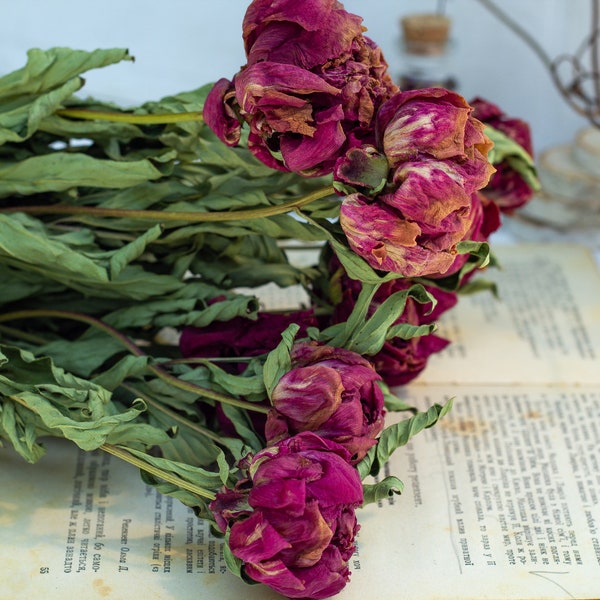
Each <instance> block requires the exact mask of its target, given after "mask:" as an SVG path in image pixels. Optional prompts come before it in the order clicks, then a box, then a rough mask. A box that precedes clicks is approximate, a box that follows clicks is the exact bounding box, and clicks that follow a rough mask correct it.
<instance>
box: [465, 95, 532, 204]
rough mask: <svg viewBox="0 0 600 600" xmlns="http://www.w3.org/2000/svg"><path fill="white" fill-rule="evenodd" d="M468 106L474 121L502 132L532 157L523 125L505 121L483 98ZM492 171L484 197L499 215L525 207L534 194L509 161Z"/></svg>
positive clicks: (526, 132)
mask: <svg viewBox="0 0 600 600" xmlns="http://www.w3.org/2000/svg"><path fill="white" fill-rule="evenodd" d="M471 105H472V106H473V108H474V109H475V110H474V112H473V114H474V116H475V117H476V118H477V119H479V120H480V121H482V122H483V123H485V124H487V125H490V126H491V127H494V128H495V129H497V130H498V131H500V132H502V133H503V134H505V135H506V136H508V137H509V138H510V139H511V140H514V141H515V142H516V143H517V144H519V145H520V146H522V147H523V149H524V150H525V151H526V152H528V153H529V154H530V155H531V156H533V143H532V140H531V132H530V129H529V125H528V124H527V123H526V122H525V121H523V120H521V119H517V118H511V117H508V116H507V115H505V114H504V113H503V112H502V110H501V109H500V108H499V107H498V106H496V105H495V104H492V103H491V102H488V101H487V100H483V99H482V98H475V99H473V100H471ZM495 167H496V172H495V173H494V174H493V175H492V178H491V179H490V182H489V184H488V185H487V186H486V188H485V190H483V193H484V194H485V195H486V196H487V197H488V198H490V199H491V200H493V201H494V202H495V203H496V204H497V205H498V207H499V208H500V210H501V211H502V212H507V213H510V212H512V211H513V210H515V209H516V208H519V207H520V206H523V205H524V204H526V203H527V202H528V201H529V200H530V199H531V198H532V196H533V193H534V191H533V190H532V188H531V187H530V185H529V184H528V183H527V182H526V181H525V180H524V179H523V177H522V175H521V174H520V173H519V172H518V171H517V170H516V169H514V167H513V166H512V165H511V164H510V163H509V162H508V161H506V160H503V161H502V162H500V163H499V164H497V165H495Z"/></svg>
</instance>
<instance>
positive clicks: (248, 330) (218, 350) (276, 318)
mask: <svg viewBox="0 0 600 600" xmlns="http://www.w3.org/2000/svg"><path fill="white" fill-rule="evenodd" d="M291 323H296V324H298V325H299V326H300V330H299V334H298V335H300V336H304V335H305V333H306V329H307V327H310V326H313V325H315V324H316V321H315V317H314V314H313V311H312V310H299V311H292V312H288V313H268V312H260V313H258V315H257V318H256V319H246V318H244V317H234V318H233V319H230V320H229V321H213V322H212V323H211V324H210V325H207V326H206V327H185V328H184V329H183V331H182V333H181V337H180V339H179V349H180V351H181V355H182V356H183V357H185V358H192V357H193V358H235V357H252V356H259V355H261V354H266V353H267V352H270V351H271V350H273V349H274V348H275V347H276V346H277V344H278V343H279V342H280V341H281V333H282V332H283V331H284V330H285V329H286V328H287V327H288V325H290V324H291Z"/></svg>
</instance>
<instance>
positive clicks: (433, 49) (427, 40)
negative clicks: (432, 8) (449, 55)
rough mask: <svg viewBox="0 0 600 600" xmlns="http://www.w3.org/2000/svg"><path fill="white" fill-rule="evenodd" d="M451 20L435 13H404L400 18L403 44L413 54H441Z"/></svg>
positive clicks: (448, 33) (446, 40)
mask: <svg viewBox="0 0 600 600" xmlns="http://www.w3.org/2000/svg"><path fill="white" fill-rule="evenodd" d="M450 24H451V21H450V19H449V18H448V17H446V16H444V15H441V14H437V13H420V14H412V15H406V16H405V17H403V18H402V20H401V25H402V32H403V34H404V44H405V48H406V51H407V52H411V53H413V54H441V53H443V52H444V50H445V49H446V44H447V43H448V39H449V35H450Z"/></svg>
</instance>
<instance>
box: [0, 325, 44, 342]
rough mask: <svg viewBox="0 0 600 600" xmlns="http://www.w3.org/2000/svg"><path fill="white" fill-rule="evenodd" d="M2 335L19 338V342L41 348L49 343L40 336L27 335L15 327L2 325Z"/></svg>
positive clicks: (0, 328)
mask: <svg viewBox="0 0 600 600" xmlns="http://www.w3.org/2000/svg"><path fill="white" fill-rule="evenodd" d="M0 333H5V334H6V335H9V336H11V337H14V338H17V339H18V340H23V341H24V342H29V343H30V344H35V345H36V346H41V345H43V344H46V343H47V342H48V340H46V339H44V338H43V337H41V336H39V335H34V334H33V333H25V332H24V331H21V330H20V329H16V328H15V327H9V326H8V325H0Z"/></svg>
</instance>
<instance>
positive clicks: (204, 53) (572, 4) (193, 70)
mask: <svg viewBox="0 0 600 600" xmlns="http://www.w3.org/2000/svg"><path fill="white" fill-rule="evenodd" d="M247 1H248V0H218V1H215V0H169V1H168V2H166V1H162V2H157V1H156V0H102V1H98V2H92V1H91V0H78V1H75V0H0V9H1V11H2V12H1V13H0V14H1V15H2V18H1V21H0V75H1V74H4V73H6V72H9V71H11V70H13V69H16V68H19V67H20V66H22V65H23V64H24V62H25V53H26V51H27V49H28V48H30V47H39V48H48V47H51V46H70V47H73V48H82V49H88V50H91V49H94V48H98V47H104V48H108V47H127V48H129V49H130V51H131V53H132V54H133V55H134V56H135V57H136V62H135V63H133V64H122V65H117V66H113V67H109V68H108V69H105V70H102V71H96V72H93V73H90V74H89V75H88V77H87V84H86V87H85V88H84V92H85V93H86V94H89V95H93V96H96V97H101V98H104V99H111V100H115V101H117V102H121V103H124V104H136V103H139V102H143V101H145V100H155V99H158V98H160V97H162V96H165V95H168V94H172V93H176V92H180V91H184V90H188V89H192V88H195V87H197V86H199V85H201V84H203V83H207V82H209V81H213V80H215V79H217V78H219V77H221V76H227V77H230V76H231V75H233V74H234V73H235V72H236V71H237V70H238V68H239V67H240V66H241V64H242V63H243V62H244V55H243V49H242V43H241V21H242V17H243V14H244V11H245V8H246V6H247ZM297 1H298V2H301V1H302V0H297ZM497 2H498V3H499V4H501V5H502V6H503V8H504V9H505V10H506V11H507V12H509V13H510V14H511V15H512V16H513V17H514V18H516V19H518V21H519V22H520V23H521V24H522V25H523V26H524V27H525V28H526V29H527V30H529V31H530V32H531V33H532V34H533V35H534V36H535V37H536V39H537V40H538V41H539V42H540V43H541V44H542V46H543V47H544V49H545V50H546V52H547V53H548V54H550V55H551V56H552V57H554V56H556V55H558V54H560V53H563V52H572V51H573V50H575V49H576V48H577V46H578V44H579V42H580V41H581V39H582V38H583V36H584V35H585V34H586V33H587V28H588V25H587V23H588V21H589V10H590V9H589V2H588V0H497ZM344 4H345V6H346V8H347V9H348V10H349V11H351V12H354V13H357V14H360V15H361V16H363V17H364V22H365V25H366V26H367V28H368V33H367V35H369V36H370V37H371V38H372V39H374V40H375V41H376V42H377V43H378V44H379V45H380V46H381V47H382V48H383V50H384V53H385V55H386V58H387V60H388V62H389V63H390V68H391V72H392V74H394V75H396V74H398V73H399V72H400V70H401V64H400V63H401V56H400V52H399V47H400V46H399V37H400V34H399V32H400V29H399V20H400V17H401V16H402V15H404V14H407V13H411V12H420V11H424V10H434V9H435V7H436V6H437V2H436V1H435V0H369V1H368V2H367V1H366V0H346V2H345V3H344ZM446 12H447V14H448V15H449V16H450V17H451V18H452V20H453V29H454V35H453V37H454V39H455V43H456V50H455V57H454V58H455V63H454V65H455V71H456V74H457V76H458V79H459V84H460V90H459V91H460V92H461V93H462V94H463V95H465V96H466V97H467V98H471V97H473V96H475V95H479V96H484V97H486V98H488V99H490V100H492V101H493V102H495V103H497V104H499V105H500V106H501V107H502V108H503V109H504V110H505V111H506V112H508V113H509V114H512V115H515V116H520V117H522V118H524V119H526V120H527V121H528V122H529V123H530V124H531V126H532V130H533V135H534V144H535V147H536V150H541V149H543V148H546V147H548V146H550V145H555V144H558V143H563V142H567V141H569V140H570V139H571V138H572V136H573V135H574V133H575V132H576V131H577V130H578V129H579V128H581V127H584V126H586V121H585V120H584V119H583V118H581V117H578V116H576V115H575V113H574V112H573V111H572V110H571V109H569V108H568V107H567V105H566V104H565V102H564V101H563V100H562V99H561V98H560V96H559V94H558V92H557V91H556V90H555V88H554V87H553V85H552V83H551V81H550V77H549V75H548V74H547V72H546V71H545V69H544V67H543V66H542V64H541V62H540V61H539V60H538V58H537V57H536V56H535V55H534V54H533V53H532V52H531V51H530V50H529V49H528V48H527V47H526V46H525V45H524V44H523V42H521V40H520V39H519V38H517V37H516V36H515V35H514V34H513V33H512V32H511V31H510V30H508V29H507V28H506V27H505V26H504V25H502V24H501V23H500V22H499V21H497V20H495V18H494V17H493V16H492V15H491V14H490V13H489V12H488V11H487V10H486V9H485V8H483V7H482V6H481V5H480V4H479V3H478V2H477V1H476V0H448V1H447V3H446Z"/></svg>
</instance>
